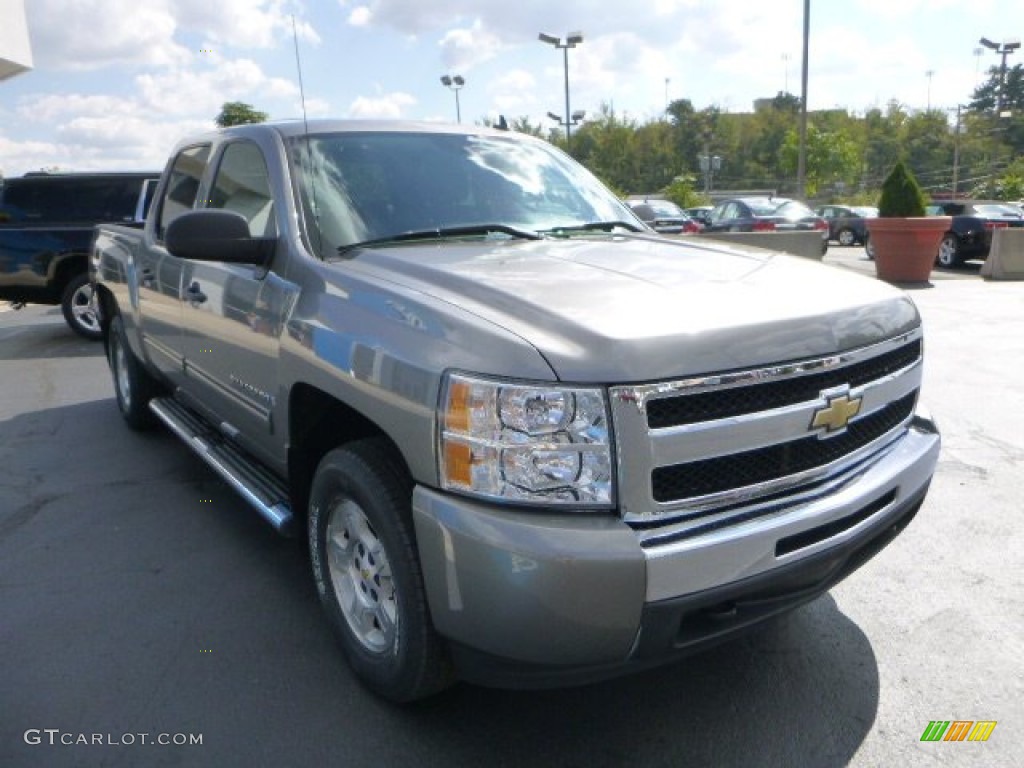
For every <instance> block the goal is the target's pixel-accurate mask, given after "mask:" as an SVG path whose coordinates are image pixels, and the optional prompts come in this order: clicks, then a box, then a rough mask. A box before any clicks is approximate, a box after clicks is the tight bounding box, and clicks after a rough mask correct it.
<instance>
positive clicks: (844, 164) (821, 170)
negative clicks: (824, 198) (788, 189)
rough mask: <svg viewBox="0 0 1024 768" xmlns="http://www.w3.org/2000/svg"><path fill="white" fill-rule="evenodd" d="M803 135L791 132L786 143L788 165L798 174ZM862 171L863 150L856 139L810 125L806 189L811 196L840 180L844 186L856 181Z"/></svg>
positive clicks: (784, 162) (790, 170)
mask: <svg viewBox="0 0 1024 768" xmlns="http://www.w3.org/2000/svg"><path fill="white" fill-rule="evenodd" d="M799 141H800V140H799V137H798V136H797V133H796V131H792V130H791V131H789V132H788V133H787V134H786V139H785V141H784V143H783V145H782V150H781V152H782V157H783V164H784V167H785V168H786V169H787V171H789V172H790V173H794V174H795V173H796V167H797V155H798V152H799ZM859 170H860V152H859V151H858V148H857V145H856V144H855V143H854V141H853V140H852V139H851V138H849V137H848V136H845V135H844V134H842V133H840V132H833V131H823V130H820V129H819V128H818V127H817V126H816V125H814V124H810V125H808V126H807V169H806V184H805V187H806V190H807V196H808V197H815V196H817V195H818V194H820V193H822V192H824V191H825V188H826V187H827V186H831V187H835V186H836V185H837V184H838V183H841V184H842V185H843V188H844V189H845V187H846V186H847V185H850V184H852V183H853V182H854V181H855V180H856V177H857V173H858V171H859Z"/></svg>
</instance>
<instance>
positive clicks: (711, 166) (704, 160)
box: [697, 154, 722, 197]
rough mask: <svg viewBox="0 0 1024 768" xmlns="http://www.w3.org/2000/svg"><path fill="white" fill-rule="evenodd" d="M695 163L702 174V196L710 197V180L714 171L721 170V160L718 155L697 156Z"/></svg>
mask: <svg viewBox="0 0 1024 768" xmlns="http://www.w3.org/2000/svg"><path fill="white" fill-rule="evenodd" d="M697 161H698V162H699V163H700V169H701V170H702V171H703V172H704V194H705V195H707V196H708V197H711V186H712V179H713V178H714V177H715V171H720V170H722V158H721V157H720V156H719V155H711V154H703V155H697Z"/></svg>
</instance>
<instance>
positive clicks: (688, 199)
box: [662, 174, 708, 208]
mask: <svg viewBox="0 0 1024 768" xmlns="http://www.w3.org/2000/svg"><path fill="white" fill-rule="evenodd" d="M696 183H697V177H696V176H693V175H692V174H683V175H681V176H676V177H675V178H674V179H672V182H671V183H670V184H669V185H668V186H667V187H665V189H663V190H662V194H663V195H664V196H665V199H666V200H671V201H672V202H673V203H675V204H676V205H678V206H679V207H680V208H694V207H696V206H698V205H707V203H708V199H707V198H706V197H704V195H702V194H700V193H699V192H698V191H697V188H696Z"/></svg>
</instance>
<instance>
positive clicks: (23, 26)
mask: <svg viewBox="0 0 1024 768" xmlns="http://www.w3.org/2000/svg"><path fill="white" fill-rule="evenodd" d="M29 69H32V47H31V45H30V43H29V39H28V24H27V23H26V21H25V3H24V0H0V80H5V79H7V78H8V77H14V76H15V75H17V74H20V73H22V72H25V71H26V70H29Z"/></svg>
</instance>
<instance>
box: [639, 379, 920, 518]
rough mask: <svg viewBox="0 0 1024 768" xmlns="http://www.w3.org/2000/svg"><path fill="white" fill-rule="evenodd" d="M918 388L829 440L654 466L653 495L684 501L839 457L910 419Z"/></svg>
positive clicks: (661, 499) (807, 440)
mask: <svg viewBox="0 0 1024 768" xmlns="http://www.w3.org/2000/svg"><path fill="white" fill-rule="evenodd" d="M916 398H917V392H912V393H910V394H909V395H907V396H906V397H903V398H901V399H900V400H897V401H896V402H894V403H892V404H890V405H888V406H886V407H884V408H882V409H881V410H880V411H876V412H875V413H873V414H871V415H870V416H868V417H866V418H864V419H861V420H860V421H856V422H854V423H852V424H851V425H850V426H849V428H848V429H847V430H846V432H844V433H843V434H842V435H840V436H838V437H834V438H832V439H829V440H819V439H818V438H817V437H813V436H812V437H805V438H803V439H801V440H793V441H790V442H787V443H780V444H778V445H770V446H767V447H765V448H759V449H757V450H754V451H743V452H741V453H734V454H730V455H728V456H719V457H716V458H713V459H704V460H703V461H693V462H688V463H685V464H674V465H672V466H668V467H658V468H657V469H655V470H654V471H653V472H652V473H651V486H652V493H653V496H654V500H655V501H658V502H668V501H682V500H685V499H690V498H694V497H699V496H707V495H709V494H713V493H722V492H723V491H728V490H730V489H733V488H737V487H744V486H750V485H756V484H758V483H767V482H770V481H773V480H778V479H779V478H783V477H786V476H787V475H794V474H797V473H802V472H806V471H807V470H810V469H816V468H818V467H823V466H825V465H827V464H831V463H832V462H834V461H838V460H839V459H841V458H843V457H844V456H846V455H848V454H851V453H854V452H855V451H857V450H859V449H861V448H863V447H864V446H866V445H869V444H870V443H872V442H874V441H875V440H877V439H878V438H880V437H882V436H883V435H885V434H886V433H887V432H888V431H889V430H891V429H893V428H894V427H896V426H898V425H899V424H901V423H903V422H904V421H906V420H907V419H908V418H910V415H911V414H912V413H913V412H914V401H915V400H916Z"/></svg>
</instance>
